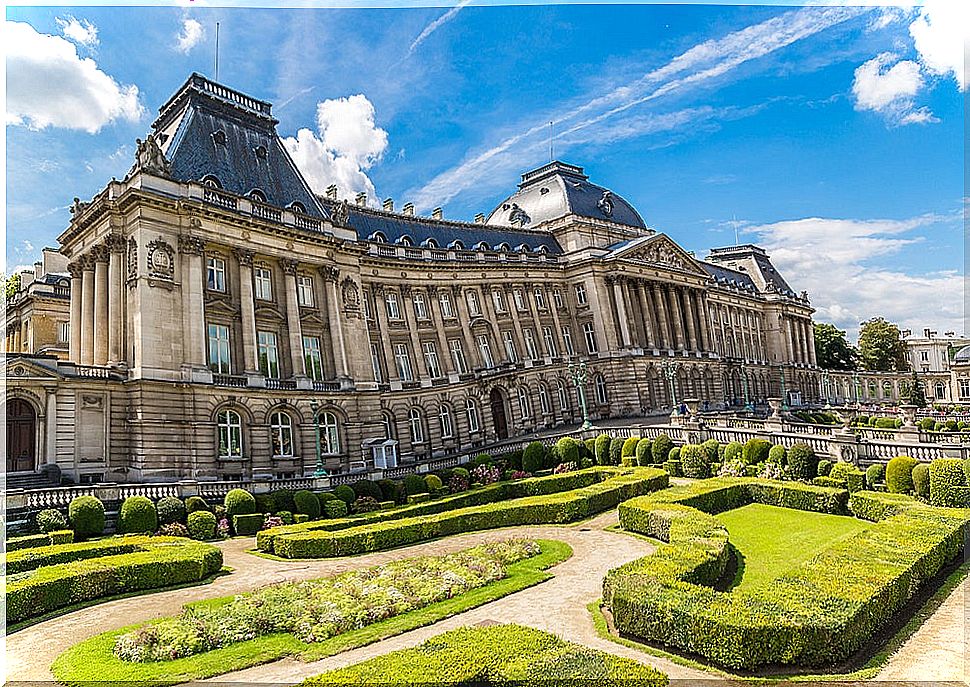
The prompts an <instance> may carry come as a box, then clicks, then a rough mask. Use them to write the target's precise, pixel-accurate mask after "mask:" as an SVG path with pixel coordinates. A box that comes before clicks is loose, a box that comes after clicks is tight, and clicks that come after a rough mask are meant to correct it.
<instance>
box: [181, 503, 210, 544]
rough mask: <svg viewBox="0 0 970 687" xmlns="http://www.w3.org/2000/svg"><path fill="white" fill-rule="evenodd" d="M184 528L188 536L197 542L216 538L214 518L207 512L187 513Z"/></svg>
mask: <svg viewBox="0 0 970 687" xmlns="http://www.w3.org/2000/svg"><path fill="white" fill-rule="evenodd" d="M187 522H188V524H187V525H186V528H187V529H188V531H189V536H190V537H192V538H193V539H197V540H199V541H207V540H209V539H214V538H215V536H216V516H215V515H213V514H212V513H210V512H209V511H207V510H197V511H192V512H191V513H189V516H188V520H187Z"/></svg>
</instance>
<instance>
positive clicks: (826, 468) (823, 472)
mask: <svg viewBox="0 0 970 687" xmlns="http://www.w3.org/2000/svg"><path fill="white" fill-rule="evenodd" d="M830 472H832V461H831V460H820V461H818V476H819V477H828V476H829V473H830Z"/></svg>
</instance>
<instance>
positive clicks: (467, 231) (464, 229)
mask: <svg viewBox="0 0 970 687" xmlns="http://www.w3.org/2000/svg"><path fill="white" fill-rule="evenodd" d="M324 202H325V203H331V202H332V201H324ZM328 209H329V208H328ZM347 224H348V225H349V226H350V227H351V228H352V229H354V230H356V231H357V236H358V238H359V240H361V241H367V240H374V239H373V237H374V236H375V234H377V233H378V232H381V233H382V234H384V237H385V238H386V239H387V243H397V242H398V240H399V239H401V238H402V237H404V236H409V237H410V239H411V241H412V242H413V243H414V245H415V246H421V245H423V244H424V243H425V242H426V241H427V240H428V239H434V240H435V242H437V244H438V247H440V248H448V246H449V245H450V244H451V243H452V242H453V241H456V240H457V241H461V242H462V244H463V245H464V246H465V248H466V249H467V250H472V249H474V247H475V245H476V244H478V243H480V242H481V241H484V242H485V243H486V244H488V246H489V247H491V248H492V249H493V250H494V249H496V248H497V247H498V246H499V245H501V244H503V243H507V244H508V245H509V246H510V248H511V249H512V250H516V249H517V248H518V247H519V246H520V245H522V244H526V245H528V246H529V249H530V250H531V251H536V250H538V249H540V248H545V251H546V252H547V253H550V254H560V253H562V248H561V247H560V245H559V243H558V242H557V241H556V239H555V238H553V237H552V235H551V234H548V233H546V232H539V231H524V230H515V229H508V228H505V227H494V226H489V225H487V224H471V223H467V222H454V221H451V220H437V219H432V218H430V217H416V216H410V215H398V214H394V213H389V212H382V211H379V210H373V209H371V208H365V207H360V206H356V205H350V206H349V217H348V220H347Z"/></svg>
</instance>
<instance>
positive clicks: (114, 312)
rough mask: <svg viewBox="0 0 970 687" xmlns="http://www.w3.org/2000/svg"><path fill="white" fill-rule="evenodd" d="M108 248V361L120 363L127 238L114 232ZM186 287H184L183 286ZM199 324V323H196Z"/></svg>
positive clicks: (123, 326) (123, 325) (123, 356)
mask: <svg viewBox="0 0 970 687" xmlns="http://www.w3.org/2000/svg"><path fill="white" fill-rule="evenodd" d="M106 243H107V246H108V250H109V251H111V255H110V257H109V258H108V363H109V364H111V365H120V364H122V363H123V362H124V361H125V357H126V356H125V351H124V346H123V344H122V342H123V341H124V331H125V293H124V283H123V280H122V270H123V269H124V257H125V245H126V242H125V239H124V237H122V236H119V235H117V234H113V235H111V236H109V237H108V240H107V242H106ZM183 288H184V287H183ZM196 326H198V325H196Z"/></svg>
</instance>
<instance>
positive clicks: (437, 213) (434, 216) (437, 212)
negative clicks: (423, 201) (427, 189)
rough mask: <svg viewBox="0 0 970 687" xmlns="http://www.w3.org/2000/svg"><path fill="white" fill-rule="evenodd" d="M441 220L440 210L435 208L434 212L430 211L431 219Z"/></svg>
mask: <svg viewBox="0 0 970 687" xmlns="http://www.w3.org/2000/svg"><path fill="white" fill-rule="evenodd" d="M441 218H442V214H441V208H435V209H434V210H432V211H431V219H441Z"/></svg>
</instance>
